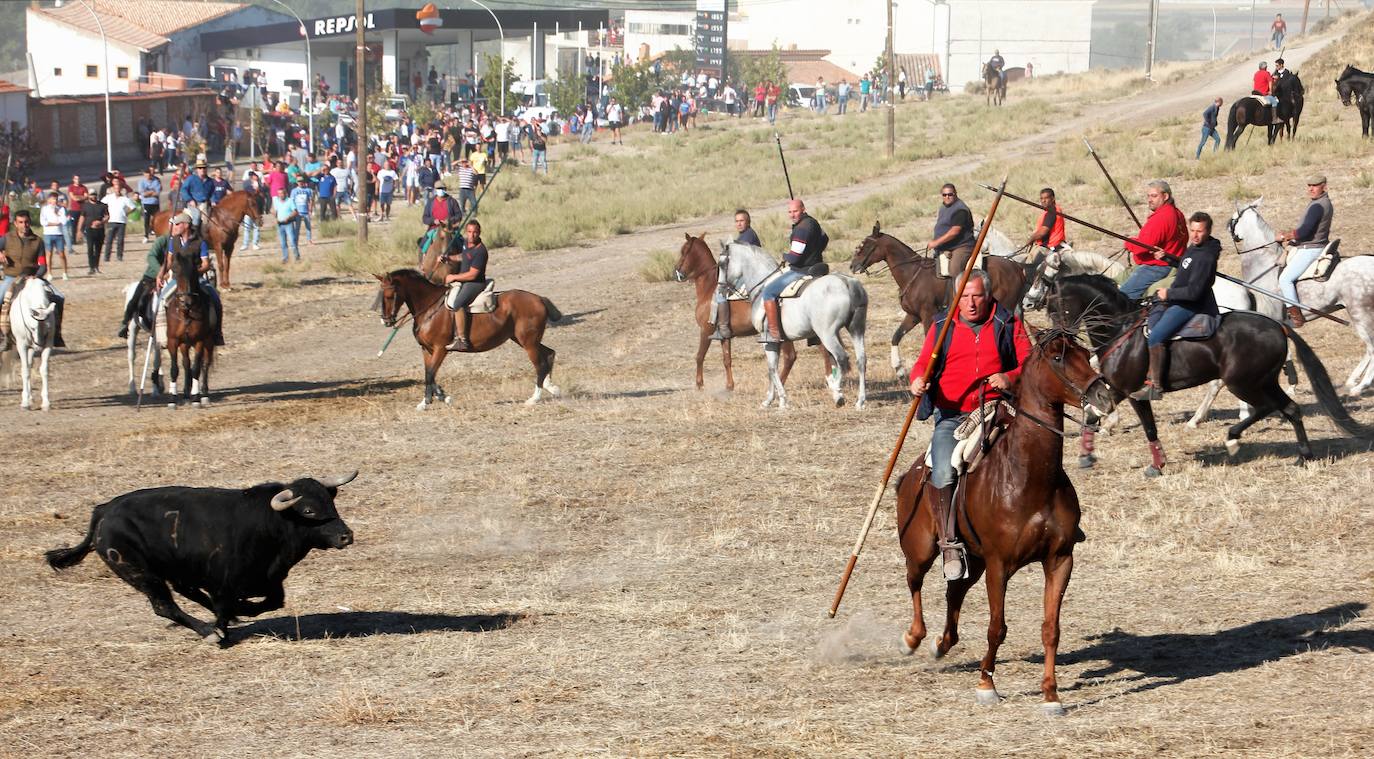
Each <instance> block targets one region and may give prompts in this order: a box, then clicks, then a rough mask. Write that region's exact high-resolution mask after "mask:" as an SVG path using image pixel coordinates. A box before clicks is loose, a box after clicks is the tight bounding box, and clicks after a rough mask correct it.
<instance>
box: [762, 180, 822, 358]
mask: <svg viewBox="0 0 1374 759" xmlns="http://www.w3.org/2000/svg"><path fill="white" fill-rule="evenodd" d="M787 218H789V219H791V220H792V239H791V241H790V244H789V246H788V248H787V252H786V253H783V254H782V264H781V265H780V266H779V268H780V269H782V273H781V274H779V275H778V276H776V277H774V278H773V279H772V280H771V281H769V282H768V284H766V285H764V286H763V295H762V297H763V314H764V321H765V325H764V329H763V331H762V332H761V333H760V334H759V342H761V343H768V344H772V345H777V344H780V343H782V341H783V336H782V302H781V301H780V300H779V298H778V296H780V295H781V294H782V291H783V290H784V289H786V288H787V286H788V285H790V284H792V283H793V282H795V281H797V280H799V279H801V278H802V277H804V276H806V275H807V273H808V272H809V271H810V270H811V267H813V266H815V265H816V264H819V263H820V262H821V256H822V254H824V253H825V247H826V246H827V245H829V244H830V238H829V237H828V236H827V235H826V234H825V230H823V229H821V225H820V223H819V222H817V221H816V220H815V219H814V218H812V217H811V215H810V214H808V213H807V212H806V203H804V202H802V199H801V198H793V199H792V200H789V201H787Z"/></svg>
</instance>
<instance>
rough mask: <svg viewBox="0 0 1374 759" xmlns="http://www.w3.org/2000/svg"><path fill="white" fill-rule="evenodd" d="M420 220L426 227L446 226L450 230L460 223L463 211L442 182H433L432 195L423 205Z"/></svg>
mask: <svg viewBox="0 0 1374 759" xmlns="http://www.w3.org/2000/svg"><path fill="white" fill-rule="evenodd" d="M421 221H423V222H424V224H425V226H426V227H427V228H433V227H448V228H449V229H450V230H452V229H453V228H455V227H457V226H458V225H459V224H461V223H462V221H463V211H462V209H461V208H459V206H458V200H457V198H454V197H453V196H452V195H449V194H448V188H446V187H444V183H443V182H435V183H434V197H432V198H430V200H429V203H428V204H426V205H425V212H424V215H423V216H422V218H421Z"/></svg>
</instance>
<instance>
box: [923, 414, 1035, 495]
mask: <svg viewBox="0 0 1374 759" xmlns="http://www.w3.org/2000/svg"><path fill="white" fill-rule="evenodd" d="M1014 416H1016V410H1015V409H1014V408H1013V407H1012V406H1011V404H1009V403H1007V402H1006V401H1004V400H1001V399H994V400H990V401H988V402H987V403H984V404H983V405H982V406H980V407H979V408H976V409H974V410H973V411H972V412H971V413H970V414H969V415H968V417H967V418H965V419H964V421H963V423H961V424H960V425H959V429H957V430H955V431H954V439H955V441H956V442H955V444H954V452H953V453H952V454H951V455H950V462H949V463H950V465H951V466H953V467H954V470H955V471H956V472H958V473H959V474H960V475H961V476H962V475H963V474H966V473H968V472H972V471H973V470H974V469H977V468H978V465H979V464H981V463H983V459H984V458H985V457H986V456H987V452H988V451H989V450H991V449H992V446H993V444H994V443H996V442H997V441H998V440H999V439H1001V437H1002V433H1003V432H1004V431H1006V428H1007V425H1008V424H1009V423H1010V422H1011V419H1012V417H1014ZM925 461H926V467H927V468H929V467H930V466H931V464H932V459H931V457H930V448H929V447H927V448H926V455H925Z"/></svg>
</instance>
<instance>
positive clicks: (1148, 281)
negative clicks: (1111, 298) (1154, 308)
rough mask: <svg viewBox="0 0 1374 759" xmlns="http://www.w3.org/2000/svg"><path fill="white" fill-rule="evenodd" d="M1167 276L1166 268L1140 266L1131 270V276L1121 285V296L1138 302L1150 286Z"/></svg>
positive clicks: (1167, 268)
mask: <svg viewBox="0 0 1374 759" xmlns="http://www.w3.org/2000/svg"><path fill="white" fill-rule="evenodd" d="M1167 276H1169V267H1168V266H1153V265H1150V264H1140V265H1137V266H1136V267H1135V268H1133V269H1131V276H1129V277H1127V278H1126V281H1125V282H1122V283H1121V294H1122V295H1125V296H1126V297H1127V298H1130V299H1131V300H1140V299H1141V298H1142V297H1144V296H1145V293H1146V292H1147V291H1148V290H1149V289H1150V286H1151V285H1153V284H1154V283H1156V282H1158V281H1159V280H1161V279H1164V278H1165V277H1167Z"/></svg>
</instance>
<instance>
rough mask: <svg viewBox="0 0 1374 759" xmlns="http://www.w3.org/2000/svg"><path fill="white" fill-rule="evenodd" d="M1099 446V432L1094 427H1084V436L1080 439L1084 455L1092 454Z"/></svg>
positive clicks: (1080, 446)
mask: <svg viewBox="0 0 1374 759" xmlns="http://www.w3.org/2000/svg"><path fill="white" fill-rule="evenodd" d="M1096 444H1097V430H1096V429H1094V428H1092V427H1084V428H1083V435H1082V436H1081V437H1080V438H1079V439H1078V446H1079V448H1080V449H1081V450H1082V452H1083V453H1084V454H1091V453H1092V452H1093V450H1094V448H1095V446H1096Z"/></svg>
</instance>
